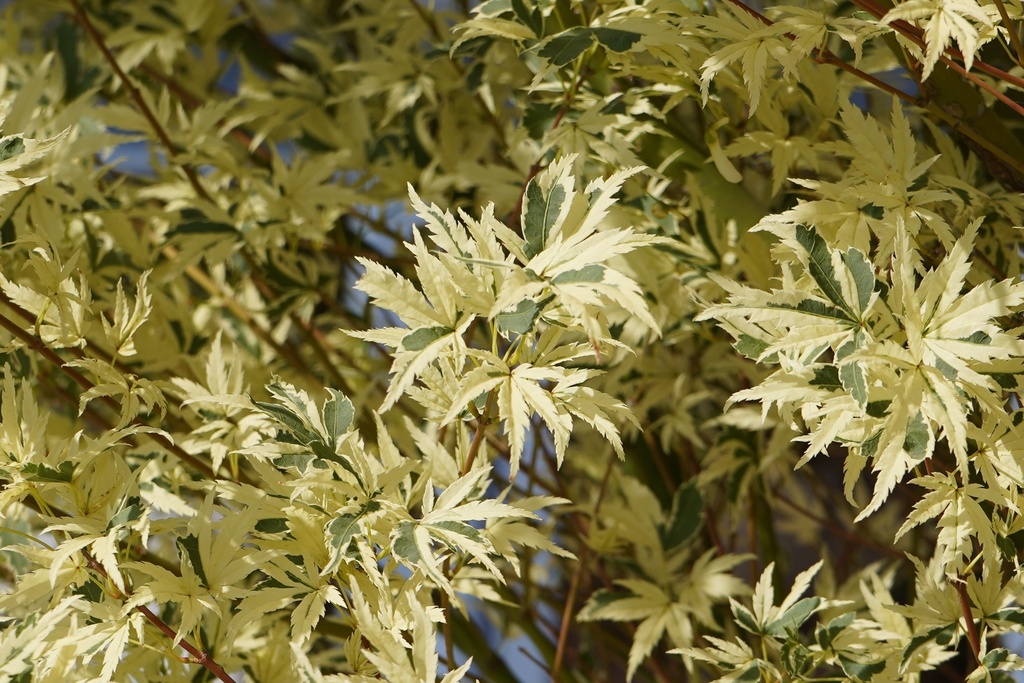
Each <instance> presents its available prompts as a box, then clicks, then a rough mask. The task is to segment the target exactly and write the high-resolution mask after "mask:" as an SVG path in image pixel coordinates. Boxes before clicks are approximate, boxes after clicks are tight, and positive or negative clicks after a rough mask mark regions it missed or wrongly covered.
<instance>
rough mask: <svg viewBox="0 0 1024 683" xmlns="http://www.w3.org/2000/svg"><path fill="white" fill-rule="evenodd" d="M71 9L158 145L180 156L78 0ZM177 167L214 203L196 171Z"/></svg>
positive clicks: (172, 154)
mask: <svg viewBox="0 0 1024 683" xmlns="http://www.w3.org/2000/svg"><path fill="white" fill-rule="evenodd" d="M71 7H72V8H73V9H74V12H75V18H76V19H78V22H79V23H80V24H81V25H82V27H83V28H85V31H86V33H88V34H89V37H90V38H92V41H93V42H94V43H95V44H96V47H97V48H99V51H100V53H101V54H102V55H103V59H104V60H106V62H107V64H109V65H110V68H111V70H113V72H114V74H116V75H117V77H118V79H120V81H121V83H122V84H123V85H124V87H125V90H127V91H128V96H129V97H130V98H131V99H132V101H133V102H135V106H137V107H138V108H139V112H140V113H141V114H142V116H143V117H145V119H146V121H147V122H148V123H149V125H150V128H152V129H153V133H154V134H155V135H156V137H157V139H158V140H160V144H161V145H163V146H164V148H165V149H166V150H167V152H168V154H169V155H171V157H174V156H177V155H178V154H180V152H181V150H179V149H178V147H177V145H175V144H174V143H173V142H172V141H171V138H170V136H169V135H168V134H167V131H166V130H164V127H163V125H162V124H161V123H160V121H159V119H157V117H156V114H154V113H153V110H152V108H151V107H150V106H149V103H147V102H146V99H145V98H144V97H143V96H142V92H141V91H140V90H139V89H138V88H136V87H135V84H134V83H133V82H132V80H131V79H130V78H129V77H128V74H126V73H125V72H124V70H123V69H122V68H121V65H120V64H118V63H117V58H116V57H115V56H114V53H113V52H111V51H110V48H109V47H107V42H106V40H105V39H104V37H103V34H102V33H100V31H99V29H97V28H96V25H95V24H93V23H92V20H91V19H90V18H89V15H88V14H86V12H85V9H84V8H83V7H82V4H81V3H80V2H79V1H78V0H71ZM178 166H179V167H180V168H181V170H182V171H184V173H185V177H186V178H188V182H189V184H190V185H191V186H192V189H193V190H195V193H196V194H197V195H199V197H200V198H202V199H204V200H205V201H207V202H210V203H211V204H212V203H214V202H213V198H212V197H210V194H209V193H208V192H207V191H206V188H205V187H203V184H202V183H201V182H199V174H198V173H196V170H195V169H194V168H192V166H191V165H189V164H187V163H184V162H178Z"/></svg>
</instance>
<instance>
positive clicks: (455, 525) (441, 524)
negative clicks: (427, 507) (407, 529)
mask: <svg viewBox="0 0 1024 683" xmlns="http://www.w3.org/2000/svg"><path fill="white" fill-rule="evenodd" d="M423 526H424V527H426V528H428V529H429V528H431V527H433V528H435V529H441V530H444V531H447V532H449V533H453V534H459V535H460V536H465V537H466V538H468V539H470V540H471V541H474V542H476V543H482V542H483V540H484V539H483V536H481V535H480V530H479V529H477V528H475V527H473V526H471V525H469V524H467V523H466V522H460V521H457V520H450V519H446V520H441V521H438V522H428V523H426V524H424V525H423Z"/></svg>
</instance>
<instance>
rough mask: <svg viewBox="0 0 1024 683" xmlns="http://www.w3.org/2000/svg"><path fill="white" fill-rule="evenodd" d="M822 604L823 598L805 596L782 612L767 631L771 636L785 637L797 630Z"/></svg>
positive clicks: (769, 625)
mask: <svg viewBox="0 0 1024 683" xmlns="http://www.w3.org/2000/svg"><path fill="white" fill-rule="evenodd" d="M820 604H821V598H816V597H815V598H803V599H802V600H797V601H796V603H795V604H794V605H793V606H792V607H790V608H789V609H787V610H786V611H785V612H783V613H782V614H780V615H779V616H778V618H776V619H775V621H773V622H772V623H770V624H768V627H767V628H766V629H765V633H767V634H768V635H770V636H777V637H784V636H785V635H786V634H787V633H789V632H790V631H795V630H797V629H798V628H800V626H801V625H802V624H803V623H804V622H805V621H807V618H808V617H810V616H811V615H812V614H814V611H815V610H816V609H818V606H819V605H820Z"/></svg>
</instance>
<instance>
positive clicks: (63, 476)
mask: <svg viewBox="0 0 1024 683" xmlns="http://www.w3.org/2000/svg"><path fill="white" fill-rule="evenodd" d="M75 467H77V463H73V462H71V461H70V460H65V461H64V462H62V463H60V464H59V465H57V469H53V468H52V467H47V466H46V465H40V464H38V463H34V462H29V463H25V465H24V466H23V467H22V468H21V474H22V476H24V477H25V479H27V480H29V481H49V482H65V483H70V482H71V480H72V479H73V478H74V476H75Z"/></svg>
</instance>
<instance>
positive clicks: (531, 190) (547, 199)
mask: <svg viewBox="0 0 1024 683" xmlns="http://www.w3.org/2000/svg"><path fill="white" fill-rule="evenodd" d="M564 201H565V188H564V187H562V186H561V184H559V183H557V182H556V183H554V184H553V185H552V186H551V189H550V190H549V191H548V193H547V195H545V194H544V190H543V189H542V188H541V186H540V184H539V183H537V180H536V178H531V179H530V182H529V184H528V185H527V186H526V214H525V215H524V217H523V237H525V238H526V245H525V246H524V251H525V253H526V255H527V256H528V257H530V258H533V257H534V256H536V255H537V254H539V253H540V252H542V251H544V245H545V244H546V243H547V241H548V235H550V234H551V228H552V227H554V225H555V221H556V220H558V213H559V212H560V211H561V210H562V203H563V202H564Z"/></svg>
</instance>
